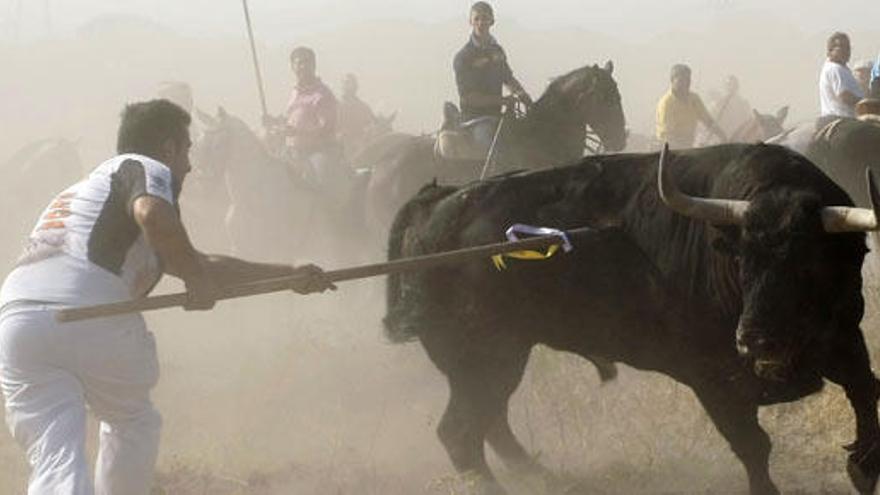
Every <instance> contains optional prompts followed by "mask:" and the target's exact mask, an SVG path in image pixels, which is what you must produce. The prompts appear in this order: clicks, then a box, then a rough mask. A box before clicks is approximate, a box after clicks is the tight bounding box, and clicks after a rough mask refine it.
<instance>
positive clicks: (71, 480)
mask: <svg viewBox="0 0 880 495" xmlns="http://www.w3.org/2000/svg"><path fill="white" fill-rule="evenodd" d="M189 123H190V117H189V114H188V113H186V111H184V110H183V109H181V108H180V107H178V106H177V105H175V104H173V103H171V102H169V101H167V100H152V101H148V102H142V103H135V104H131V105H128V106H127V107H126V108H125V110H124V112H123V114H122V122H121V125H120V127H119V135H118V140H117V151H118V153H119V155H118V156H116V157H114V158H111V159H110V160H108V161H106V162H104V163H103V164H101V165H99V166H98V167H97V168H95V169H94V170H93V171H92V172H91V173H90V174H89V176H88V177H86V178H85V179H83V180H82V181H80V182H78V183H77V184H74V185H72V186H71V187H69V188H68V189H67V190H65V191H63V192H62V193H61V194H59V195H58V196H57V197H56V198H55V199H53V200H52V201H51V202H50V204H49V206H48V207H47V208H46V210H44V212H43V213H42V214H41V216H40V218H39V220H38V221H37V223H36V226H35V227H34V229H33V231H32V233H31V235H30V239H29V245H28V246H27V248H26V250H25V252H24V254H23V255H22V256H21V258H20V259H19V261H18V263H17V265H16V267H15V269H14V270H13V271H12V272H11V273H10V274H9V276H8V277H7V278H6V281H5V282H4V284H3V287H2V289H0V387H2V391H3V395H4V398H5V405H6V422H7V424H8V426H9V429H10V431H11V433H12V435H13V437H14V438H15V440H16V441H17V442H18V443H19V444H20V445H21V446H22V448H23V449H24V450H25V452H26V454H27V459H28V462H29V463H30V465H31V468H32V471H31V477H30V481H29V484H28V494H29V495H44V494H53V495H62V494H63V495H91V494H93V493H97V494H99V495H147V494H148V493H149V492H150V489H151V484H152V477H153V470H154V465H155V461H156V455H157V452H158V445H159V430H160V426H161V418H160V416H159V413H158V412H157V411H156V410H155V409H154V408H153V405H152V403H151V401H150V390H151V389H152V388H153V386H154V385H155V384H156V381H157V380H158V376H159V367H158V360H157V358H156V347H155V342H154V340H153V336H152V334H151V333H150V332H149V331H147V329H146V326H145V324H144V320H143V318H142V317H141V316H140V315H139V314H132V315H125V316H117V317H111V318H99V319H95V320H89V321H84V322H77V323H59V322H57V321H56V319H55V314H56V311H57V310H58V309H60V308H64V307H70V306H77V305H88V304H100V303H109V302H115V301H122V300H127V299H133V298H140V297H143V296H145V295H147V294H148V293H149V292H150V290H151V289H152V288H153V287H154V286H155V284H156V282H158V280H159V278H160V277H161V276H162V273H168V274H171V275H173V276H175V277H179V278H181V279H183V281H184V283H185V284H186V288H187V292H188V293H189V302H188V304H187V305H186V307H187V309H208V308H211V307H212V306H213V305H214V302H215V300H216V298H217V295H218V294H219V291H220V289H221V288H222V287H223V286H227V285H234V284H239V283H245V282H248V281H252V280H255V279H259V278H265V277H278V276H285V275H291V274H302V275H303V276H304V279H303V283H302V284H297V285H296V286H295V287H291V288H292V289H293V290H295V291H297V292H300V293H308V292H314V291H322V290H324V289H327V288H332V285H331V284H329V283H327V282H326V281H325V279H324V277H323V275H322V273H323V272H322V271H321V270H320V269H319V268H318V267H315V266H312V265H307V266H303V267H299V268H295V267H293V266H288V265H271V264H263V263H251V262H247V261H243V260H238V259H234V258H229V257H224V256H213V255H205V254H202V253H200V252H198V251H196V249H195V248H194V247H193V246H192V244H191V243H190V241H189V236H188V235H187V232H186V230H185V229H184V227H183V224H182V222H181V219H180V212H179V209H178V202H177V201H178V196H179V194H180V191H181V187H182V185H183V180H184V177H186V175H187V173H188V172H189V170H190V163H189V157H188V154H189V147H190V138H189V130H188V127H189ZM87 406H88V407H89V409H90V410H91V411H92V412H93V413H94V415H95V416H96V417H97V419H98V420H99V421H100V423H101V424H100V444H99V452H98V459H97V462H96V467H95V476H94V481H92V477H91V476H90V474H89V472H88V465H89V463H88V460H87V459H86V455H85V433H86V407H87Z"/></svg>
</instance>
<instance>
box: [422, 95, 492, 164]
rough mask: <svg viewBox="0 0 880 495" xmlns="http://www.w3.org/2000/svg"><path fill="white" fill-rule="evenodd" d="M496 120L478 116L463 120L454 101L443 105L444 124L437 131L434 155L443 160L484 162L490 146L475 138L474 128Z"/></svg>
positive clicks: (440, 160) (438, 159)
mask: <svg viewBox="0 0 880 495" xmlns="http://www.w3.org/2000/svg"><path fill="white" fill-rule="evenodd" d="M492 120H494V118H493V117H478V118H476V119H473V120H468V121H465V122H462V121H461V111H460V110H459V109H458V107H456V106H455V105H454V104H453V103H450V102H448V101H447V102H446V103H445V104H444V105H443V124H442V125H441V126H440V130H439V131H438V132H437V141H436V142H435V143H434V157H435V158H436V160H437V161H438V162H440V163H442V162H481V163H482V162H484V161H485V160H486V155H487V154H488V153H489V146H488V145H486V144H485V143H483V144H481V143H478V142H476V141H475V140H474V135H473V132H472V131H473V128H474V127H475V126H477V125H480V124H483V123H485V122H488V121H492Z"/></svg>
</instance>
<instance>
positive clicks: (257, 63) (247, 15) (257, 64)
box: [241, 0, 269, 117]
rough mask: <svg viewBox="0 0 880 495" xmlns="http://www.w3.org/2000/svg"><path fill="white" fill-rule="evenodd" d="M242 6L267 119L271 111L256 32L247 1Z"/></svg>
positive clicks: (243, 0) (261, 103) (258, 88)
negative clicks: (264, 84) (267, 105)
mask: <svg viewBox="0 0 880 495" xmlns="http://www.w3.org/2000/svg"><path fill="white" fill-rule="evenodd" d="M241 5H242V7H244V21H245V23H246V24H247V31H248V39H249V40H250V42H251V57H252V58H253V61H254V74H256V76H257V90H258V91H259V92H260V107H261V108H262V109H263V117H265V116H267V115H269V110H268V109H267V107H266V93H265V92H264V91H263V75H262V74H261V73H260V61H259V59H258V58H257V47H256V45H255V44H254V30H253V28H252V27H251V14H250V12H249V11H248V4H247V0H241Z"/></svg>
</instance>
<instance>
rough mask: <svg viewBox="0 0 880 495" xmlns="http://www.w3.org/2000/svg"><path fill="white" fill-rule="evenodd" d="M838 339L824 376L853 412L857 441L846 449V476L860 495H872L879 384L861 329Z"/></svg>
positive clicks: (878, 456)
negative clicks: (841, 391)
mask: <svg viewBox="0 0 880 495" xmlns="http://www.w3.org/2000/svg"><path fill="white" fill-rule="evenodd" d="M854 333H855V335H853V333H849V334H848V335H847V336H846V338H840V339H838V342H837V343H836V344H835V345H834V346H833V348H832V351H831V353H830V354H829V362H828V364H827V366H826V371H825V373H824V375H825V376H826V377H827V378H828V379H829V380H831V381H832V382H834V383H836V384H838V385H840V386H841V387H843V389H844V391H845V392H846V398H847V399H849V402H850V405H851V406H852V408H853V411H854V412H855V417H856V440H855V442H853V443H852V444H850V445H848V446H846V449H847V450H848V451H849V452H850V454H849V459H848V462H847V473H848V474H849V477H850V480H851V481H852V483H853V485H854V486H855V488H856V489H857V490H858V491H859V493H874V489H875V487H876V486H877V478H878V476H880V423H878V418H877V398H878V395H880V382H878V381H877V378H876V377H875V376H874V373H873V372H872V371H871V362H870V358H869V357H868V349H867V348H866V346H865V340H864V337H863V336H862V332H861V329H858V328H857V329H856V332H854Z"/></svg>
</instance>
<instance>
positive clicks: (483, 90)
mask: <svg viewBox="0 0 880 495" xmlns="http://www.w3.org/2000/svg"><path fill="white" fill-rule="evenodd" d="M470 24H471V28H472V32H471V36H470V39H469V40H468V42H467V43H465V45H464V47H462V48H461V50H459V51H458V53H457V54H456V55H455V60H454V63H453V67H454V69H455V82H456V85H457V87H458V95H459V102H460V107H461V119H462V120H463V121H472V120H475V119H478V120H475V121H474V123H473V126H472V135H473V138H474V142H475V143H476V144H477V146H480V147H482V148H484V149H488V148H489V147H490V146H491V145H492V139H493V138H494V135H495V131H496V129H497V127H498V124H499V119H500V117H501V107H502V106H503V105H506V104H511V103H513V101H512V100H513V99H516V100H519V101H521V102H522V103H523V104H525V106H526V107H529V106H531V104H532V99H531V97H530V96H529V94H528V93H526V91H525V89H523V87H522V84H520V82H519V81H518V80H517V79H516V77H514V75H513V71H512V70H511V69H510V65H509V64H508V63H507V55H506V54H505V53H504V49H503V48H501V45H499V44H498V41H497V40H496V39H495V38H494V37H493V36H492V35H491V34H490V32H489V31H490V30H491V28H492V26H493V25H494V24H495V14H494V12H493V10H492V6H491V5H489V4H488V3H487V2H483V1H480V2H476V3H474V4H473V5H472V6H471V10H470ZM504 86H506V87H507V88H508V90H509V91H510V92H511V94H512V98H510V97H504V96H502V89H503V87H504ZM446 120H447V122H444V128H448V126H449V124H450V123H449V120H453V118H451V116H450V115H449V114H448V112H447V115H446Z"/></svg>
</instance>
